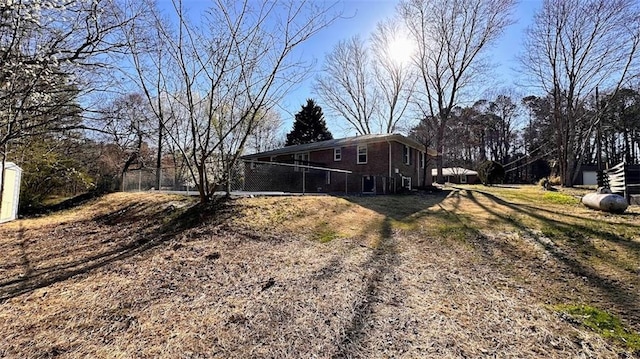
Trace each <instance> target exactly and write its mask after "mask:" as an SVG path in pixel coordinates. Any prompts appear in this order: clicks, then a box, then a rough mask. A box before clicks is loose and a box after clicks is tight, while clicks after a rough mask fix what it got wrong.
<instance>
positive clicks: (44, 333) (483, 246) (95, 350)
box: [0, 186, 640, 358]
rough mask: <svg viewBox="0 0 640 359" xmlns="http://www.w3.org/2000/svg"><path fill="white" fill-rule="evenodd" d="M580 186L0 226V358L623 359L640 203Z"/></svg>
mask: <svg viewBox="0 0 640 359" xmlns="http://www.w3.org/2000/svg"><path fill="white" fill-rule="evenodd" d="M582 193H583V192H582V191H580V190H571V191H565V190H561V191H558V192H545V191H542V190H540V189H539V188H538V187H534V186H501V187H483V186H460V187H456V188H449V189H447V190H445V191H443V192H442V193H438V194H431V195H407V196H375V197H374V196H372V197H344V198H342V197H326V196H325V197H307V196H305V197H277V198H268V197H264V198H260V197H258V198H244V199H236V200H231V201H229V202H225V203H214V204H211V205H207V206H201V205H197V204H195V203H194V202H193V200H192V199H189V198H184V197H179V196H170V195H157V194H147V193H118V194H112V195H108V196H105V197H102V198H98V199H94V200H91V201H88V202H86V203H85V204H83V205H81V206H78V207H76V208H73V209H68V210H64V211H60V212H56V213H54V214H51V215H48V216H45V217H40V218H33V219H24V220H18V221H14V222H10V223H5V224H3V225H0V357H20V358H22V357H24V358H49V357H60V358H80V357H83V358H84V357H97V358H158V357H161V358H391V357H394V358H447V357H450V358H458V357H517V358H540V357H550V358H553V357H556V358H568V357H571V358H573V357H584V358H619V357H637V356H639V355H640V334H639V333H638V332H639V331H640V298H639V297H640V228H639V227H640V209H639V208H638V207H630V209H629V210H628V211H627V213H625V214H623V215H614V214H607V213H602V212H597V211H593V210H589V209H587V208H585V207H583V206H582V205H581V204H580V203H579V198H578V197H579V196H580V195H581V194H582Z"/></svg>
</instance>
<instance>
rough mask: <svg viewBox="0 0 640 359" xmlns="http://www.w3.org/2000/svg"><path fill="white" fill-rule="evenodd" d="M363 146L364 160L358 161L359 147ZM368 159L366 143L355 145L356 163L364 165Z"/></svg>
mask: <svg viewBox="0 0 640 359" xmlns="http://www.w3.org/2000/svg"><path fill="white" fill-rule="evenodd" d="M361 148H364V156H365V161H364V162H361V161H360V149H361ZM368 161H369V150H368V149H367V145H358V146H357V147H356V163H357V164H359V165H366V164H367V162H368Z"/></svg>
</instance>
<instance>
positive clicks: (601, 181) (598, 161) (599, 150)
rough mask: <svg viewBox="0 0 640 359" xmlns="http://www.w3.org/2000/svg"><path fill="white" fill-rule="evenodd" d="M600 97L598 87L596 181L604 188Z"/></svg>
mask: <svg viewBox="0 0 640 359" xmlns="http://www.w3.org/2000/svg"><path fill="white" fill-rule="evenodd" d="M601 119H602V118H601V116H600V95H599V93H598V86H596V126H597V127H596V179H597V182H598V187H604V185H605V180H604V171H603V170H602V131H601V127H602V126H601V125H600V120H601Z"/></svg>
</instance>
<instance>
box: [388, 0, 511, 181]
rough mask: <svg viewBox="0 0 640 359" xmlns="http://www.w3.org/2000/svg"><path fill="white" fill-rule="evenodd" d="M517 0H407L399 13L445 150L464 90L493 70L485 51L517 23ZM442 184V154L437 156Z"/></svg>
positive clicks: (422, 97)
mask: <svg viewBox="0 0 640 359" xmlns="http://www.w3.org/2000/svg"><path fill="white" fill-rule="evenodd" d="M514 3H515V1H514V0H457V1H447V0H404V1H402V2H401V3H400V4H399V6H398V9H399V12H400V14H401V16H402V18H403V19H404V21H405V24H406V26H407V28H408V30H409V32H410V33H411V35H412V37H413V38H414V40H415V41H416V42H417V44H418V49H417V52H418V53H417V56H416V59H415V64H416V65H417V68H418V72H419V75H418V76H419V81H418V85H417V90H416V96H417V97H418V99H417V100H416V102H417V104H418V107H419V109H420V111H421V112H422V113H423V116H422V117H423V118H427V119H430V120H432V121H434V123H433V125H432V126H431V127H432V128H433V129H434V130H435V131H436V133H435V136H434V145H435V147H436V150H437V151H438V152H439V153H442V152H443V144H444V137H445V131H446V128H447V122H448V121H449V118H450V116H451V111H452V110H453V108H454V107H455V106H456V104H457V102H458V100H459V99H458V98H459V96H460V93H461V92H462V91H463V90H464V89H465V88H467V87H468V86H469V85H471V84H473V83H474V81H476V80H478V77H479V75H481V74H483V73H484V72H485V71H486V70H487V68H486V66H483V65H485V63H484V62H483V61H482V58H481V55H482V53H483V51H485V50H486V49H487V48H488V46H490V45H491V44H492V43H494V42H495V41H496V40H497V39H498V38H499V36H500V35H501V34H502V32H503V31H504V29H505V28H506V27H507V26H508V25H509V24H511V22H512V20H511V11H512V8H513V6H514ZM436 167H437V173H438V177H437V180H438V182H442V181H443V178H442V157H438V158H437V159H436Z"/></svg>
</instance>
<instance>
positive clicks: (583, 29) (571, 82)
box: [522, 0, 640, 187]
mask: <svg viewBox="0 0 640 359" xmlns="http://www.w3.org/2000/svg"><path fill="white" fill-rule="evenodd" d="M639 15H640V12H639V11H638V3H637V1H634V0H610V1H600V0H545V1H544V3H543V6H542V9H541V10H540V11H539V12H538V13H537V14H536V15H535V18H534V23H533V25H532V27H531V28H529V29H528V32H527V40H526V51H525V54H526V55H525V56H524V57H523V59H522V63H523V66H524V68H525V69H526V70H527V72H528V73H529V74H530V75H531V76H532V77H533V78H534V79H535V84H536V85H537V86H538V87H539V88H540V89H541V90H542V91H544V93H546V94H550V95H551V96H552V98H553V109H552V119H551V121H552V126H553V127H554V129H555V131H554V140H555V141H554V142H555V143H554V145H555V146H556V147H557V150H558V164H559V169H560V176H561V178H562V183H563V185H564V186H569V187H570V186H572V185H573V182H574V181H575V179H576V176H577V174H578V171H577V169H578V167H579V164H580V162H581V161H582V157H583V154H584V149H585V147H586V146H587V144H588V141H589V138H590V136H591V133H592V130H593V129H594V127H595V125H596V124H597V116H593V115H588V114H587V112H585V111H581V110H580V109H581V107H583V106H582V104H583V103H584V102H585V101H586V99H587V98H588V97H589V96H592V94H593V93H594V91H595V89H596V88H597V87H601V88H610V89H611V91H610V92H612V93H615V92H616V91H617V89H618V88H619V87H620V86H621V84H623V83H624V81H625V80H627V79H628V78H629V76H631V75H635V74H636V73H637V72H636V69H635V66H637V53H638V52H637V51H638V44H639V41H640V24H639V19H640V16H639Z"/></svg>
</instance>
